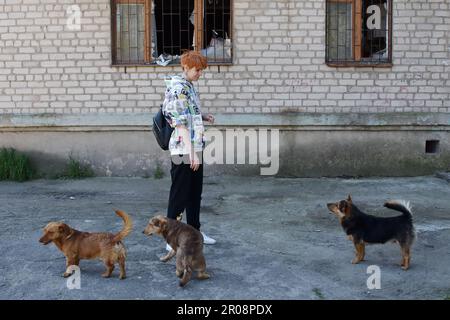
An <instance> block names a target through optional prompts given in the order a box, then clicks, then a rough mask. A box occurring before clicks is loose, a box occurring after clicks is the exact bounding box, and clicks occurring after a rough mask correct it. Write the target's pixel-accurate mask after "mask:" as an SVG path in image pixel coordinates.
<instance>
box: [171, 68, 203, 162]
mask: <svg viewBox="0 0 450 320" xmlns="http://www.w3.org/2000/svg"><path fill="white" fill-rule="evenodd" d="M165 83H166V86H167V89H166V93H165V99H164V103H163V113H164V116H165V117H166V119H167V121H168V122H169V123H170V125H171V126H172V127H173V128H175V130H173V132H172V136H171V138H170V142H169V150H170V154H171V155H181V154H189V153H190V152H191V149H190V146H193V147H194V151H195V152H200V151H202V150H203V145H204V137H203V136H204V131H205V128H204V126H203V121H202V114H201V111H200V100H199V97H198V92H197V90H195V88H194V86H193V85H192V83H191V82H190V81H188V80H186V78H185V77H184V76H183V75H177V76H172V77H170V78H167V79H166V80H165ZM180 125H181V126H184V127H185V128H186V129H187V132H188V133H189V136H187V135H186V134H183V130H179V129H178V128H177V126H180ZM184 132H185V131H184Z"/></svg>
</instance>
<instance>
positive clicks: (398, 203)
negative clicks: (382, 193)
mask: <svg viewBox="0 0 450 320" xmlns="http://www.w3.org/2000/svg"><path fill="white" fill-rule="evenodd" d="M384 206H385V207H386V208H389V209H392V210H396V211H400V212H401V213H403V216H404V217H406V218H408V219H409V220H412V212H411V206H410V204H409V201H405V200H392V201H387V202H386V203H385V204H384Z"/></svg>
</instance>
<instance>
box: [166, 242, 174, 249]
mask: <svg viewBox="0 0 450 320" xmlns="http://www.w3.org/2000/svg"><path fill="white" fill-rule="evenodd" d="M166 250H167V251H172V250H173V249H172V247H171V246H170V245H169V244H168V243H167V244H166Z"/></svg>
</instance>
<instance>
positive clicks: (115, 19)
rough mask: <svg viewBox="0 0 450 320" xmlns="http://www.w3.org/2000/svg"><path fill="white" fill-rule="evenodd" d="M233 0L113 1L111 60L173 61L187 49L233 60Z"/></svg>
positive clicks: (135, 62) (132, 62)
mask: <svg viewBox="0 0 450 320" xmlns="http://www.w3.org/2000/svg"><path fill="white" fill-rule="evenodd" d="M232 1H233V0H112V1H111V14H112V39H111V40H112V41H111V42H112V60H113V64H114V65H162V66H165V65H168V64H177V63H179V57H180V55H181V54H183V52H184V51H186V50H197V51H201V52H202V54H203V55H205V56H206V57H207V58H208V62H209V63H210V64H230V63H232V45H231V44H232V42H231V41H232V40H231V39H232V34H231V30H232V14H231V8H232Z"/></svg>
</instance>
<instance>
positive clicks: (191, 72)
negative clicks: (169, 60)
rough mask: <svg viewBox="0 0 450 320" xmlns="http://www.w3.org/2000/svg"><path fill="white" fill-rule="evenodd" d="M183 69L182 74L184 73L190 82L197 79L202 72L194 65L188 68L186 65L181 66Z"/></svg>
mask: <svg viewBox="0 0 450 320" xmlns="http://www.w3.org/2000/svg"><path fill="white" fill-rule="evenodd" d="M183 69H184V74H185V75H186V79H187V80H188V81H191V82H192V81H197V80H198V79H199V78H200V76H201V75H202V72H203V69H197V68H196V67H193V68H190V69H189V68H188V67H183Z"/></svg>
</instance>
